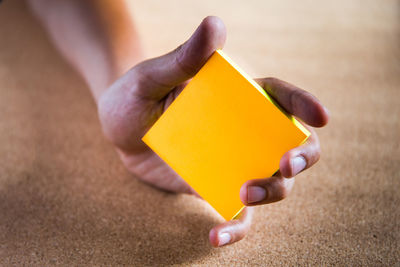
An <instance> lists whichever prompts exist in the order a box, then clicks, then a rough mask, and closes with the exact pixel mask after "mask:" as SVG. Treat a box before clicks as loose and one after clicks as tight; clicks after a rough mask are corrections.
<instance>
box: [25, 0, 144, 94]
mask: <svg viewBox="0 0 400 267" xmlns="http://www.w3.org/2000/svg"><path fill="white" fill-rule="evenodd" d="M27 3H28V5H29V6H30V7H31V9H32V12H33V13H34V14H35V15H36V16H37V17H38V19H39V20H40V21H41V22H42V24H43V26H44V27H45V29H46V30H47V32H48V34H49V36H50V38H51V39H52V41H53V43H54V44H55V46H56V47H57V49H58V50H59V51H60V52H61V54H62V55H63V56H64V57H65V58H66V59H67V60H68V61H69V62H70V63H71V64H72V65H73V66H74V67H75V68H76V69H77V70H78V71H79V72H80V74H81V75H82V76H83V77H84V79H85V80H86V82H87V84H88V85H89V87H90V89H91V91H92V94H93V96H94V98H95V100H96V102H97V100H98V98H99V97H100V95H101V94H102V92H103V91H104V90H106V89H107V88H108V86H109V85H111V83H112V82H114V81H115V79H116V78H118V77H119V76H121V75H122V74H123V73H124V72H126V71H127V70H128V69H129V68H130V67H132V66H133V65H135V64H136V63H137V62H138V61H139V60H141V58H142V52H141V49H140V45H139V40H138V36H137V33H136V30H135V26H134V23H133V20H132V18H131V16H130V14H129V11H128V10H127V6H126V3H125V2H124V0H84V1H82V0H57V1H54V0H27Z"/></svg>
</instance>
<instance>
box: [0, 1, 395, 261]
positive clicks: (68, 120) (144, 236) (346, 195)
mask: <svg viewBox="0 0 400 267" xmlns="http://www.w3.org/2000/svg"><path fill="white" fill-rule="evenodd" d="M167 3H168V4H167ZM131 5H132V10H133V14H134V15H135V18H136V21H137V23H138V27H139V32H140V34H141V37H142V41H143V45H144V46H145V47H146V49H147V53H148V56H156V55H159V54H162V53H165V52H167V51H168V50H170V49H173V48H174V47H175V46H177V45H178V44H179V43H180V42H182V41H183V40H185V39H186V38H187V37H188V36H189V35H190V33H191V31H192V30H193V29H194V28H195V27H196V26H197V24H198V22H199V21H200V20H201V19H202V18H203V17H205V16H206V15H211V14H212V15H219V16H220V17H221V18H222V19H223V20H224V21H225V23H226V25H227V28H228V40H227V46H226V49H225V50H226V51H227V52H228V53H229V55H231V57H232V58H233V59H234V60H235V61H236V62H237V63H238V64H239V65H241V66H242V67H243V68H244V69H246V70H250V71H249V72H250V74H252V75H253V76H258V77H260V76H276V77H279V78H281V79H284V80H288V81H289V82H292V83H294V84H296V85H299V86H301V87H304V88H307V89H309V90H310V91H311V92H312V93H314V94H316V95H317V96H318V97H319V98H320V99H321V101H322V102H323V103H325V104H326V105H327V107H328V108H329V109H330V110H331V112H332V120H331V122H330V124H329V125H328V126H327V127H326V128H324V129H321V130H319V131H318V133H319V134H320V139H321V143H322V150H323V154H322V158H321V161H320V162H319V164H318V165H317V166H315V167H314V168H312V169H311V170H308V171H306V172H304V173H303V174H301V175H299V176H298V178H297V181H296V185H295V188H294V191H293V192H292V194H291V195H290V196H289V198H288V199H286V200H284V201H282V202H279V203H275V204H271V205H266V206H263V207H259V208H257V210H256V216H255V219H254V223H253V227H252V229H251V231H250V233H249V234H248V236H247V237H246V238H245V239H244V240H242V241H241V242H239V243H236V244H234V245H232V246H228V247H224V248H219V249H215V248H212V247H211V246H210V245H209V244H208V231H209V229H210V228H211V227H212V226H213V225H215V224H217V223H219V219H217V218H218V217H217V216H216V215H215V214H214V213H213V212H212V211H211V209H210V207H209V206H208V205H206V204H205V203H204V202H202V201H201V200H199V199H196V198H195V197H192V196H188V195H174V194H168V193H164V192H160V191H158V190H156V189H154V188H151V187H149V186H148V185H145V184H144V183H142V182H140V181H139V180H137V179H136V178H135V177H133V176H132V175H130V174H129V173H128V172H127V171H125V169H124V168H123V166H122V164H121V163H120V161H119V159H118V158H117V155H116V153H115V152H114V151H113V149H112V147H111V145H109V144H108V143H107V142H106V141H105V139H104V138H103V136H102V134H101V131H100V126H99V123H98V120H97V115H96V108H95V105H94V102H93V100H92V99H91V96H90V93H89V91H88V89H87V88H86V85H85V84H84V82H83V80H82V79H81V78H80V77H79V76H78V75H77V73H76V72H75V71H74V70H73V69H72V68H71V67H69V66H68V65H67V64H66V63H65V62H64V61H63V59H62V58H61V57H60V56H59V55H58V54H57V52H56V51H55V50H54V48H53V47H52V46H51V44H50V43H49V41H48V40H47V39H46V35H45V33H44V32H43V30H42V29H41V28H40V26H39V25H38V24H37V22H36V21H35V20H34V19H33V18H32V17H31V16H30V14H29V13H28V11H27V9H26V7H25V5H24V4H23V2H22V1H19V0H18V1H15V0H12V1H11V0H8V1H7V0H6V1H3V2H2V3H1V4H0V38H1V39H0V40H1V43H0V44H1V49H0V155H1V160H0V265H2V266H10V265H28V266H43V265H46V266H49V265H50V266H51V265H63V266H76V265H92V266H100V265H108V266H110V265H112V266H119V265H136V266H143V265H152V266H156V265H173V264H175V265H204V266H210V265H225V266H232V265H254V266H255V265H257V266H259V265H306V264H310V265H348V266H349V265H353V266H357V265H372V266H379V265H386V266H389V265H396V264H399V262H400V256H399V255H400V253H399V250H400V244H399V243H400V230H399V229H400V208H399V206H400V194H399V188H400V146H399V143H400V142H399V141H400V119H399V115H400V89H399V88H400V46H399V43H400V2H399V1H385V2H384V4H383V3H382V2H381V1H361V0H359V1H355V0H352V1H345V0H341V1H318V2H315V1H301V2H300V1H261V0H259V1H256V0H253V1H246V4H243V1H229V3H228V1H226V2H218V3H216V1H212V0H206V1H194V0H193V1H184V2H182V1H178V0H174V1H168V2H167V1H164V2H162V3H161V2H160V1H155V0H151V1H137V3H136V1H135V2H133V1H132V3H131ZM160 25H162V27H163V31H160V30H159V27H160ZM251 71H252V73H251Z"/></svg>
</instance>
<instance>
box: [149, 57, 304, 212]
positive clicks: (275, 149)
mask: <svg viewBox="0 0 400 267" xmlns="http://www.w3.org/2000/svg"><path fill="white" fill-rule="evenodd" d="M309 135H310V133H309V132H308V131H307V130H306V129H305V128H304V127H303V126H302V125H301V124H300V123H299V122H298V121H296V120H295V119H294V118H293V117H292V116H290V115H287V114H285V113H284V112H283V110H282V109H281V108H279V107H278V106H277V105H276V104H274V102H273V100H272V99H271V98H270V97H269V96H268V95H267V93H266V92H265V91H264V90H263V89H262V88H261V87H260V86H259V85H258V84H257V83H256V82H255V81H254V80H252V79H251V78H250V77H249V76H248V75H247V74H246V73H244V72H243V71H242V70H240V68H239V67H237V66H236V65H235V64H234V63H233V62H232V60H231V59H229V58H228V57H227V56H226V55H225V54H224V53H223V52H222V51H221V50H217V51H216V52H215V53H214V54H213V55H212V56H211V57H210V59H209V60H208V61H207V63H206V64H205V65H204V66H203V68H201V70H200V71H199V72H198V73H197V74H196V75H195V76H194V78H193V79H192V80H191V81H190V82H189V84H188V85H187V86H186V87H185V89H184V90H183V91H182V93H181V94H180V95H179V96H178V97H177V98H176V99H175V101H174V102H173V103H172V104H171V105H170V107H169V108H168V109H167V110H166V111H165V112H164V114H163V115H162V116H161V117H160V118H159V119H158V121H157V122H156V123H155V124H154V125H153V127H152V128H151V129H150V130H149V131H148V132H147V133H146V135H145V136H144V137H143V138H142V140H143V141H144V142H145V143H146V144H147V145H148V146H149V147H150V148H151V149H152V150H153V151H154V152H155V153H157V154H158V155H159V156H160V157H161V158H162V159H163V160H164V161H165V162H166V163H167V164H168V165H169V166H170V167H171V168H172V169H174V170H175V171H176V172H177V173H178V174H179V175H180V176H181V177H182V178H183V179H184V180H185V181H186V182H187V183H188V184H189V185H190V186H191V187H192V188H193V189H194V190H196V192H197V193H198V194H199V195H200V196H202V197H203V198H204V199H205V200H206V201H207V202H208V203H210V204H211V206H212V207H214V208H215V209H216V210H217V211H218V212H219V213H220V214H221V215H222V216H223V217H224V218H225V219H226V220H230V219H231V218H232V217H234V216H236V214H237V213H238V212H239V211H240V210H241V209H242V207H243V204H242V202H241V201H240V197H239V191H240V187H241V186H242V184H243V183H244V182H246V181H247V180H250V179H258V178H266V177H270V176H272V175H273V174H274V173H275V172H276V171H277V170H278V169H279V161H280V158H281V157H282V156H283V154H284V153H285V152H286V151H288V150H290V149H291V148H294V147H296V146H298V145H300V144H301V143H303V142H304V141H305V140H306V139H307V137H308V136H309Z"/></svg>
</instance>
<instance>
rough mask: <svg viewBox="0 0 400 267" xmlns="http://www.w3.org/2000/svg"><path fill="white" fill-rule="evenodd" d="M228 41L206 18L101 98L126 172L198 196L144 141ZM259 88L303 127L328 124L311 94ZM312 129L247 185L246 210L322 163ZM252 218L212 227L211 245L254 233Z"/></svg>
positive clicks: (247, 213) (268, 83) (217, 23)
mask: <svg viewBox="0 0 400 267" xmlns="http://www.w3.org/2000/svg"><path fill="white" fill-rule="evenodd" d="M225 38H226V30H225V26H224V24H223V22H222V21H221V20H220V19H219V18H217V17H207V18H205V19H204V20H203V22H202V23H201V24H200V26H199V27H198V28H197V30H196V31H195V33H194V34H193V35H192V37H191V38H190V39H189V40H188V41H187V42H185V43H184V44H183V45H181V46H179V47H178V48H177V49H175V50H174V51H172V52H170V53H168V54H166V55H164V56H161V57H158V58H154V59H150V60H147V61H144V62H142V63H140V64H138V65H136V66H135V67H133V68H132V69H131V70H129V71H128V72H127V73H126V74H125V75H124V76H122V77H121V78H120V79H118V80H117V81H116V82H115V83H114V84H113V85H112V86H111V87H110V88H109V89H108V90H107V91H106V92H105V93H104V94H103V95H102V96H101V98H100V100H99V105H98V108H99V116H100V120H101V123H102V126H103V131H104V134H105V136H106V137H107V138H108V139H109V140H110V141H111V142H112V143H113V144H114V145H115V146H116V149H117V152H118V154H119V155H120V158H121V160H122V161H123V163H124V164H125V166H126V167H127V168H128V170H129V171H131V172H132V173H134V174H136V175H137V176H138V177H139V178H141V179H142V180H143V181H145V182H148V183H149V184H151V185H153V186H156V187H158V188H161V189H164V190H168V191H172V192H184V193H192V194H195V192H194V191H193V190H192V189H191V187H190V186H189V185H188V184H187V183H186V182H185V181H184V180H183V179H182V178H181V177H180V176H179V175H177V174H176V173H175V172H174V171H173V170H172V169H171V168H170V167H169V166H168V165H166V164H165V163H164V161H162V160H161V159H160V158H159V157H158V156H157V155H156V154H155V153H154V152H153V151H152V150H151V149H150V148H149V147H147V146H146V145H145V144H144V143H143V142H142V141H141V138H142V137H143V135H144V134H145V133H146V132H147V131H148V130H149V129H150V127H151V126H152V125H153V124H154V123H155V121H156V120H157V119H158V118H159V117H160V115H161V114H162V113H163V112H164V111H165V110H166V109H167V108H168V106H169V105H170V104H171V103H172V101H173V100H174V99H175V98H176V97H177V96H178V95H179V93H180V92H181V91H182V89H183V88H184V86H185V85H186V84H187V82H188V80H189V79H190V78H192V77H193V76H194V75H195V74H196V73H197V71H198V70H199V69H200V68H201V67H202V66H203V65H204V63H205V62H206V61H207V59H208V58H209V57H210V56H211V55H212V53H213V52H214V51H215V50H216V49H219V48H222V47H223V45H224V43H225ZM258 82H259V83H260V84H261V85H262V86H263V87H264V88H265V90H267V91H268V92H269V93H270V94H271V95H272V96H273V97H274V98H275V99H276V100H277V101H278V102H279V103H280V104H281V105H282V106H283V107H284V108H285V109H286V110H287V111H288V112H289V113H292V114H294V115H295V116H297V117H298V118H300V119H302V120H303V121H304V122H305V123H307V124H309V125H311V126H317V127H320V126H323V125H325V124H326V123H327V120H328V113H327V111H326V109H325V108H324V107H323V106H322V105H321V104H320V103H319V102H318V100H317V99H316V98H315V97H313V96H312V95H311V94H309V93H307V92H305V91H303V90H301V89H298V88H296V87H294V86H292V85H289V84H287V83H285V82H282V81H280V80H277V79H273V78H266V79H260V80H258ZM309 129H310V131H311V132H312V135H311V137H310V138H309V140H308V141H307V143H306V144H304V145H302V146H300V147H298V148H295V149H293V150H291V151H289V152H287V153H286V154H285V155H284V156H283V157H282V160H281V163H280V170H281V171H280V173H279V174H278V175H276V176H274V177H272V178H266V179H261V180H251V181H248V182H246V183H245V184H244V185H243V187H242V189H241V191H240V197H241V199H242V201H243V203H244V204H245V205H247V206H253V205H259V204H266V203H271V202H274V201H278V200H281V199H283V198H284V197H286V196H287V194H288V193H289V192H290V190H291V188H292V186H293V182H294V179H293V178H288V177H292V176H294V175H296V174H297V173H299V172H300V171H302V170H304V169H306V168H309V167H310V166H311V165H313V164H314V163H315V162H316V161H317V160H318V158H319V153H320V150H319V142H318V137H317V135H316V134H315V132H314V131H313V130H312V129H311V128H309ZM303 159H304V161H303ZM286 177H287V178H286ZM252 214H253V209H252V207H246V208H245V209H244V211H243V212H242V214H241V216H240V218H239V219H237V220H232V221H228V222H225V223H223V224H220V225H218V226H216V227H214V228H213V229H212V230H211V231H210V242H211V244H212V245H214V246H222V245H226V244H230V243H233V242H236V241H238V240H240V239H242V238H243V237H244V236H245V234H246V232H247V231H248V229H249V228H250V224H251V220H252Z"/></svg>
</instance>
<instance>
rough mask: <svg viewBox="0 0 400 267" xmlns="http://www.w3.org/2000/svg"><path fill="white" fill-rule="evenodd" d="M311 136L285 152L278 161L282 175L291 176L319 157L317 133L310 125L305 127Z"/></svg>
mask: <svg viewBox="0 0 400 267" xmlns="http://www.w3.org/2000/svg"><path fill="white" fill-rule="evenodd" d="M307 129H308V130H309V131H310V132H311V136H310V137H309V138H308V140H307V142H306V143H305V144H303V145H301V146H298V147H296V148H293V149H291V150H289V151H288V152H286V153H285V154H284V155H283V156H282V158H281V160H280V163H279V170H280V173H281V174H282V176H283V177H293V176H295V175H297V174H298V173H300V172H301V171H303V170H305V169H308V168H310V167H311V166H312V165H314V164H315V163H316V162H317V161H318V160H319V158H320V154H321V147H320V144H319V139H318V135H317V134H316V133H315V131H314V130H313V129H312V128H311V127H307Z"/></svg>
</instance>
